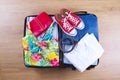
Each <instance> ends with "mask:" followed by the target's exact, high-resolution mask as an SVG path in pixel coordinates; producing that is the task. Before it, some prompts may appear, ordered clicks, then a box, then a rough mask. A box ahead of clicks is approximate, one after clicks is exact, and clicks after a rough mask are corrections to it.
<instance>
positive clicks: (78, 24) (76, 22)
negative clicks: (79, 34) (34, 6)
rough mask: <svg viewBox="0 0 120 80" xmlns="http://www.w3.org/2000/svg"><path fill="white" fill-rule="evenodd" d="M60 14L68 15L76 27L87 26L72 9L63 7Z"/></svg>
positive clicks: (68, 18)
mask: <svg viewBox="0 0 120 80" xmlns="http://www.w3.org/2000/svg"><path fill="white" fill-rule="evenodd" d="M60 14H61V15H62V17H66V19H67V20H69V21H70V23H71V24H72V25H73V26H74V27H75V28H78V29H83V28H84V27H85V25H84V23H83V21H82V19H81V18H79V17H78V16H76V15H75V14H73V13H72V12H71V11H70V10H68V9H64V8H63V9H61V10H60Z"/></svg>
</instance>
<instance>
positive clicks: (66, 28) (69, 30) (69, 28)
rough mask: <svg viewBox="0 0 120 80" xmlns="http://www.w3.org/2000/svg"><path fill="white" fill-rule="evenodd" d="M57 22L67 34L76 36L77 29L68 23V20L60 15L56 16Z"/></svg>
mask: <svg viewBox="0 0 120 80" xmlns="http://www.w3.org/2000/svg"><path fill="white" fill-rule="evenodd" d="M55 20H56V22H57V23H58V24H59V26H60V27H61V29H62V30H63V31H64V32H65V33H66V34H68V35H70V36H76V34H77V31H76V29H75V28H74V27H73V26H72V25H71V24H70V23H69V22H68V21H67V19H66V18H63V17H62V16H61V15H60V14H56V15H55Z"/></svg>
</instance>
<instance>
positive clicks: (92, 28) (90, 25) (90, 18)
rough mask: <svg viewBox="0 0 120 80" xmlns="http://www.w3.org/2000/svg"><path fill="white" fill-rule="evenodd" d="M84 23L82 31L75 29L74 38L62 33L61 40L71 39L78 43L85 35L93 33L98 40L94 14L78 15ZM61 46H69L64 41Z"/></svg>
mask: <svg viewBox="0 0 120 80" xmlns="http://www.w3.org/2000/svg"><path fill="white" fill-rule="evenodd" d="M78 16H79V17H80V18H81V19H82V20H83V22H84V24H85V28H84V29H83V30H79V29H77V35H76V36H69V35H67V34H66V33H64V32H63V31H62V38H66V37H68V38H72V39H73V40H74V41H79V40H80V39H81V38H82V37H83V36H84V35H85V34H86V33H93V34H94V35H95V37H96V38H97V40H99V35H98V22H97V17H96V16H95V15H94V14H86V15H78ZM63 44H69V42H67V41H64V42H63Z"/></svg>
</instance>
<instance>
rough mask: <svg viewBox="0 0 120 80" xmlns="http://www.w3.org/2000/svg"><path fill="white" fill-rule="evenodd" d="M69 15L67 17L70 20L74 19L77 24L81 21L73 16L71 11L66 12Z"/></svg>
mask: <svg viewBox="0 0 120 80" xmlns="http://www.w3.org/2000/svg"><path fill="white" fill-rule="evenodd" d="M66 14H67V16H66V18H67V19H69V20H70V21H72V22H73V23H74V24H75V25H77V24H78V23H79V19H77V18H75V17H73V16H72V15H71V14H70V13H68V12H66Z"/></svg>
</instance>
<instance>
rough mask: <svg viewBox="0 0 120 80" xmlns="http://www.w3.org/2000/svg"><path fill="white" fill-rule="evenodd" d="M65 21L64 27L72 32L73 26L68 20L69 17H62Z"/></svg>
mask: <svg viewBox="0 0 120 80" xmlns="http://www.w3.org/2000/svg"><path fill="white" fill-rule="evenodd" d="M62 22H63V27H64V29H65V30H66V31H67V32H70V31H71V30H72V28H73V27H72V26H71V25H70V23H69V22H68V21H67V18H64V19H62Z"/></svg>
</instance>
